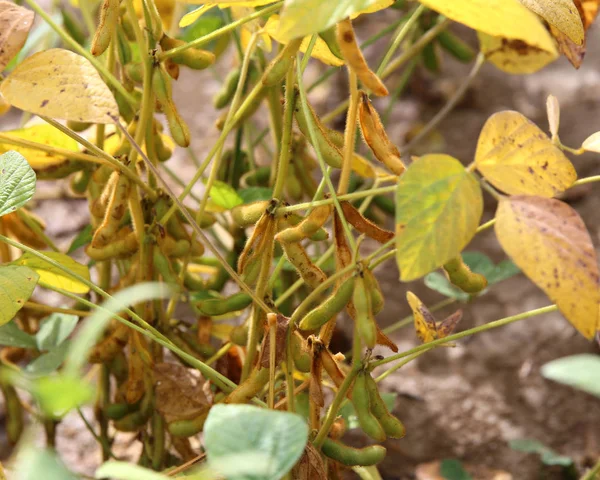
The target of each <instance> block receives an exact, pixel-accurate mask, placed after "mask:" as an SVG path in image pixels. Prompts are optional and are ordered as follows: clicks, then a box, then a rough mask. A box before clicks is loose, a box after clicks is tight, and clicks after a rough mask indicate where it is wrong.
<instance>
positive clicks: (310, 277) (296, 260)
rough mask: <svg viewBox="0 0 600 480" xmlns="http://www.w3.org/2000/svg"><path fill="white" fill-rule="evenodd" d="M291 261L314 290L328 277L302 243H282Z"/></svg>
mask: <svg viewBox="0 0 600 480" xmlns="http://www.w3.org/2000/svg"><path fill="white" fill-rule="evenodd" d="M281 247H282V248H283V251H284V253H285V256H286V257H287V259H288V260H289V262H290V263H291V264H292V265H293V266H294V267H295V268H296V270H298V273H299V274H300V276H301V277H302V280H304V283H306V285H308V286H309V287H310V288H312V289H313V290H314V289H315V288H317V287H318V286H319V285H320V284H321V283H323V282H324V281H325V280H326V279H327V275H325V273H324V272H323V270H321V269H320V268H319V267H318V266H317V265H315V264H314V263H313V262H312V260H311V259H310V257H309V256H308V253H306V250H304V248H303V247H302V245H301V244H300V243H287V242H283V243H281Z"/></svg>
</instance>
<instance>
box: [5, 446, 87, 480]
mask: <svg viewBox="0 0 600 480" xmlns="http://www.w3.org/2000/svg"><path fill="white" fill-rule="evenodd" d="M32 440H33V439H32ZM14 471H15V472H19V473H18V478H19V480H40V478H42V477H43V478H44V480H77V477H76V476H75V475H74V474H72V473H71V472H70V471H69V470H68V469H67V467H65V466H64V465H63V463H62V462H61V461H60V459H59V458H58V456H57V455H56V453H54V452H53V451H52V450H47V449H43V448H40V447H39V446H37V445H36V444H35V443H34V442H33V441H30V442H27V443H25V447H24V448H23V450H21V451H20V452H19V454H18V456H17V460H16V465H15V466H14ZM42 472H43V473H42Z"/></svg>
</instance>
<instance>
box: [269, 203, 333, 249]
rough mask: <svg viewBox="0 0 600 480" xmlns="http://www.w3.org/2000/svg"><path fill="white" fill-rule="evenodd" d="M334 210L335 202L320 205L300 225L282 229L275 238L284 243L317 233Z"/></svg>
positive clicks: (297, 240) (300, 239)
mask: <svg viewBox="0 0 600 480" xmlns="http://www.w3.org/2000/svg"><path fill="white" fill-rule="evenodd" d="M332 212H333V204H327V205H319V206H318V207H315V208H313V210H312V211H311V212H310V214H308V216H307V217H306V218H305V219H304V220H302V221H301V222H300V223H299V224H298V225H296V226H294V227H290V228H286V229H285V230H282V231H281V232H279V233H278V234H277V235H275V240H278V241H279V242H284V243H293V242H300V241H302V240H304V239H305V238H308V237H311V236H312V235H314V234H316V233H317V232H318V231H319V230H320V229H321V227H322V226H323V225H325V222H327V219H328V218H329V216H330V215H331V213H332Z"/></svg>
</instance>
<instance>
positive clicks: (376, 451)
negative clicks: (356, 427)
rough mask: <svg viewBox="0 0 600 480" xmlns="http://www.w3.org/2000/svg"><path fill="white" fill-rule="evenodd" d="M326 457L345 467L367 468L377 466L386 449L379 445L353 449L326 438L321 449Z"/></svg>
mask: <svg viewBox="0 0 600 480" xmlns="http://www.w3.org/2000/svg"><path fill="white" fill-rule="evenodd" d="M321 450H322V452H323V454H324V455H325V456H326V457H329V458H331V459H332V460H335V461H336V462H340V463H341V464H342V465H346V466H347V467H358V466H361V467H369V466H371V465H377V464H378V463H379V462H381V461H382V460H383V459H384V458H385V454H386V449H385V447H382V446H381V445H370V446H368V447H364V448H353V447H349V446H348V445H344V444H343V443H342V442H339V441H337V440H332V439H331V438H326V439H325V441H324V442H323V446H322V447H321Z"/></svg>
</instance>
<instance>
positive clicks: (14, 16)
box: [0, 1, 34, 71]
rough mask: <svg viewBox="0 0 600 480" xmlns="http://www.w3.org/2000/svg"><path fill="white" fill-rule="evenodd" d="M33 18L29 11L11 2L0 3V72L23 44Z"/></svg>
mask: <svg viewBox="0 0 600 480" xmlns="http://www.w3.org/2000/svg"><path fill="white" fill-rule="evenodd" d="M33 17H34V13H33V12H32V11H31V10H27V9H26V8H24V7H21V6H19V5H15V4H14V3H12V2H4V1H2V2H0V71H2V70H4V68H5V67H6V65H8V62H10V61H11V60H12V59H13V57H14V56H15V55H16V54H17V53H19V50H21V48H22V47H23V45H24V44H25V41H26V40H27V35H29V30H31V26H32V25H33Z"/></svg>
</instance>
